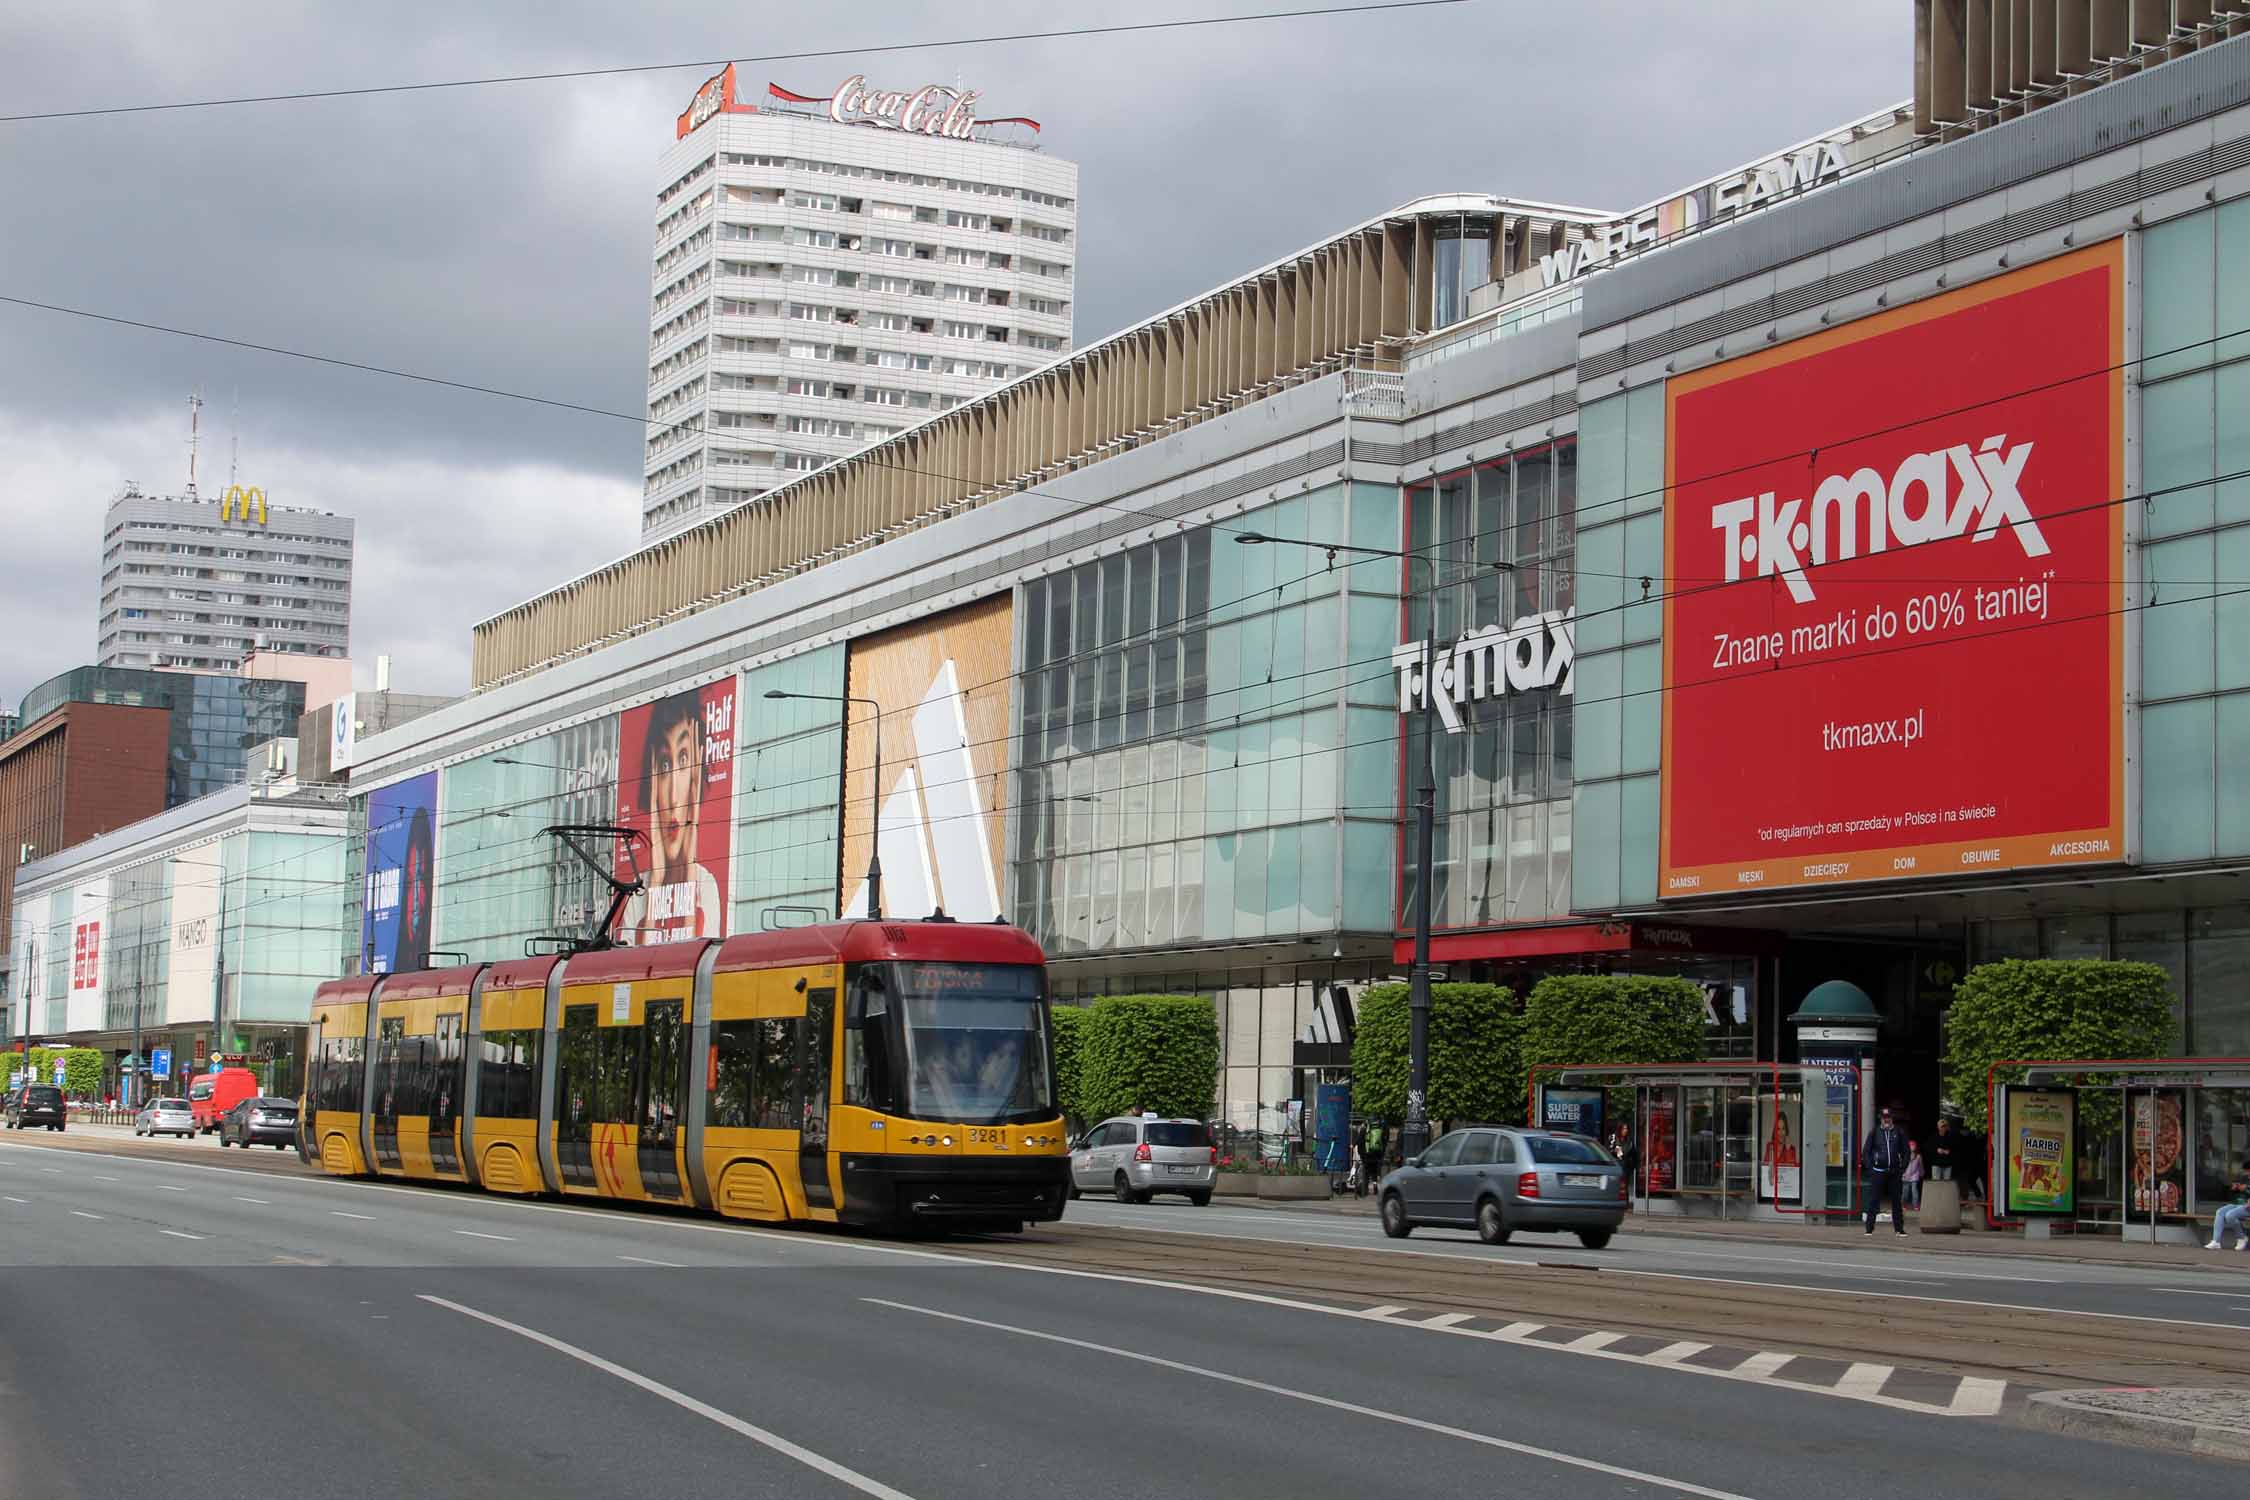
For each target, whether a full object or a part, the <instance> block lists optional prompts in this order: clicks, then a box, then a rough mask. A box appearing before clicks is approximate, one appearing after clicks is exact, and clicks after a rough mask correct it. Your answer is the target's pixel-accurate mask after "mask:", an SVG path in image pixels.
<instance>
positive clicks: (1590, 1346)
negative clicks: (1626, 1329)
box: [1563, 1333, 1625, 1351]
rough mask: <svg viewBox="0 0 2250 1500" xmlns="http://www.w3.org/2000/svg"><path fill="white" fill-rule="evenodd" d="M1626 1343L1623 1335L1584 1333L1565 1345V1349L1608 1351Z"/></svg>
mask: <svg viewBox="0 0 2250 1500" xmlns="http://www.w3.org/2000/svg"><path fill="white" fill-rule="evenodd" d="M1624 1341H1625V1335H1624V1334H1622V1333H1582V1334H1580V1335H1579V1336H1578V1337H1577V1338H1574V1339H1572V1340H1570V1341H1569V1342H1568V1343H1566V1344H1564V1345H1563V1347H1564V1348H1565V1349H1577V1350H1581V1351H1592V1350H1595V1349H1607V1348H1608V1347H1609V1346H1610V1345H1612V1344H1619V1343H1623V1342H1624Z"/></svg>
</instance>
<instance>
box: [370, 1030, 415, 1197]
mask: <svg viewBox="0 0 2250 1500" xmlns="http://www.w3.org/2000/svg"><path fill="white" fill-rule="evenodd" d="M381 1025H382V1030H381V1033H380V1034H379V1035H378V1036H377V1038H376V1053H375V1120H374V1137H375V1165H376V1166H377V1167H388V1168H390V1169H391V1170H392V1171H394V1172H395V1171H398V1170H400V1169H401V1163H400V1161H399V1154H398V1111H399V1091H400V1089H401V1088H402V1087H404V1086H405V1085H406V1083H407V1082H408V1080H406V1079H404V1078H402V1077H401V1076H400V1072H401V1069H400V1054H401V1053H402V1052H404V1051H405V1050H406V1048H407V1047H408V1045H409V1044H408V1042H407V1040H406V1019H405V1018H404V1017H403V1016H391V1017H388V1018H386V1019H384V1020H383V1022H382V1023H381Z"/></svg>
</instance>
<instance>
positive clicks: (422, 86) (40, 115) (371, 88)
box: [0, 0, 1467, 125]
mask: <svg viewBox="0 0 2250 1500" xmlns="http://www.w3.org/2000/svg"><path fill="white" fill-rule="evenodd" d="M1466 3H1467V0H1372V3H1368V4H1360V5H1329V6H1319V7H1314V8H1310V9H1303V10H1269V11H1257V12H1254V13H1252V14H1249V15H1240V16H1182V17H1179V18H1177V19H1175V20H1169V21H1135V22H1125V23H1120V24H1117V25H1113V26H1071V27H1064V28H1061V29H1057V30H1052V31H1011V32H997V33H992V34H989V35H985V36H962V37H947V38H943V39H939V40H934V41H922V42H878V43H873V44H870V45H864V46H853V47H822V48H806V49H801V50H798V51H794V52H766V53H759V54H756V55H754V56H750V57H735V58H726V57H721V58H690V59H687V60H685V61H679V62H660V63H624V64H617V65H613V66H609V67H599V68H567V69H557V70H552V71H548V72H541V73H500V74H487V75H485V76H482V77H476V78H442V79H432V80H428V81H426V82H422V83H390V84H368V85H363V86H361V87H358V88H338V89H298V90H295V91H293V92H290V93H281V94H239V95H233V96H228V97H222V98H213V99H180V100H173V101H170V102H167V103H159V104H107V105H99V106H88V107H86V108H82V109H51V110H39V111H32V112H26V113H21V114H12V115H0V125H13V124H23V123H27V122H29V121H33V120H82V119H86V118H88V117H89V116H94V115H139V114H155V113H164V112H168V111H173V110H184V109H227V108H232V107H235V106H238V105H245V104H302V103H308V102H310V101H313V100H317V99H360V98H367V97H370V96H373V95H378V94H423V93H433V92H438V91H443V90H450V89H472V88H489V87H493V86H495V85H499V84H516V83H557V82H563V81H567V80H572V79H580V78H618V77H625V76H628V75H631V74H637V73H681V72H687V71H689V70H691V69H699V68H724V67H727V66H729V65H730V64H732V65H740V64H742V63H770V62H808V61H813V60H817V59H820V58H828V57H856V56H866V57H874V56H879V55H889V54H897V53H907V52H932V51H940V50H944V49H948V48H954V47H989V46H998V45H1000V44H1002V43H1008V42H1046V41H1062V40H1067V39H1071V38H1079V37H1094V36H1124V35H1127V34H1130V33H1135V32H1155V31H1185V30H1191V29H1195V28H1200V27H1209V26H1241V25H1248V24H1251V23H1254V22H1259V21H1298V20H1317V19H1320V18H1322V17H1327V16H1352V15H1365V14H1369V13H1371V12H1377V11H1398V10H1424V9H1428V8H1430V7H1432V6H1439V5H1461V4H1466Z"/></svg>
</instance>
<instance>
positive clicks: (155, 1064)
mask: <svg viewBox="0 0 2250 1500" xmlns="http://www.w3.org/2000/svg"><path fill="white" fill-rule="evenodd" d="M148 1076H149V1077H151V1078H161V1079H169V1078H170V1077H171V1076H172V1049H171V1048H169V1047H151V1048H149V1049H148Z"/></svg>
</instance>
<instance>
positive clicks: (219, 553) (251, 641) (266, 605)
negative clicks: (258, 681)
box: [96, 484, 353, 671]
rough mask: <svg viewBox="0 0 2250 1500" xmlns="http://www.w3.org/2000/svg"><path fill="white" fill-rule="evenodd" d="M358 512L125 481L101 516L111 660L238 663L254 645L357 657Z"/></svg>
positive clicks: (238, 490)
mask: <svg viewBox="0 0 2250 1500" xmlns="http://www.w3.org/2000/svg"><path fill="white" fill-rule="evenodd" d="M352 526H353V523H352V518H351V517H349V516H339V515H335V514H332V513H330V512H328V511H323V510H307V509H303V508H301V507H298V506H291V505H269V504H268V503H267V501H266V496H265V492H264V491H263V490H259V489H255V488H249V489H246V488H244V487H242V486H240V485H230V486H229V487H228V488H227V490H226V492H225V494H223V495H222V496H221V497H220V498H218V499H216V500H206V499H202V498H200V497H198V496H196V495H194V494H187V495H144V494H142V493H141V492H140V491H139V490H138V489H137V488H135V487H134V486H132V485H131V484H128V485H127V486H126V487H125V492H124V493H123V494H122V495H119V496H118V497H117V498H116V499H115V500H112V501H111V502H110V504H109V510H108V512H107V514H105V515H104V516H103V518H102V593H101V624H100V630H99V636H100V640H99V645H98V647H97V652H98V655H97V658H96V659H97V661H98V662H99V664H100V665H102V666H105V667H157V668H185V669H200V670H205V671H232V670H234V669H235V668H237V667H239V666H240V665H241V664H242V659H243V658H244V657H245V656H247V655H249V654H250V653H251V652H252V651H255V650H265V651H276V652H286V653H290V654H293V655H299V656H331V657H347V656H349V655H351V621H352Z"/></svg>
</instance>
